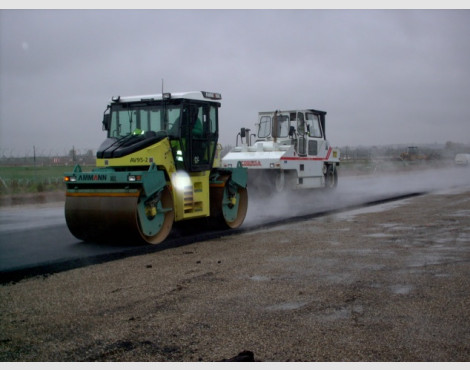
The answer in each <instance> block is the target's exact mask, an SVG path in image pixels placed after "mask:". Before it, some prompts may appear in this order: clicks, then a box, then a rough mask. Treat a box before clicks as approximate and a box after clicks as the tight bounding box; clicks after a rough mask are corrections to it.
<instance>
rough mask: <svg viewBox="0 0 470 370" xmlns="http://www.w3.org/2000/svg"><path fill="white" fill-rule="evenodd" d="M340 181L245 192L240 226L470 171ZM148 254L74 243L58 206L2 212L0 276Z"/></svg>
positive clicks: (461, 182)
mask: <svg viewBox="0 0 470 370" xmlns="http://www.w3.org/2000/svg"><path fill="white" fill-rule="evenodd" d="M339 181H340V182H339V186H338V188H337V189H336V191H335V192H334V194H324V193H322V192H318V191H314V192H308V193H307V192H301V193H298V194H297V193H296V194H291V195H290V196H288V197H286V196H277V197H266V196H264V197H257V196H256V195H254V194H252V193H249V209H248V214H247V217H246V220H245V223H244V225H243V227H253V226H255V225H257V224H263V223H265V222H269V221H273V220H281V219H283V218H285V217H294V216H299V215H304V214H312V213H315V212H323V211H328V210H333V209H337V208H341V207H352V206H355V205H359V204H361V203H364V202H370V201H374V200H377V199H381V198H383V197H391V196H396V195H400V194H406V193H412V192H429V191H437V190H442V189H447V188H452V187H459V186H466V185H469V184H470V168H448V169H441V170H426V171H419V172H418V171H412V172H407V173H401V174H393V175H391V174H388V175H381V176H361V177H343V178H341V177H340V179H339ZM177 237H178V236H177V235H176V234H173V235H170V237H169V238H168V239H167V240H166V241H165V242H164V243H162V245H160V246H159V248H168V247H171V245H172V242H173V244H174V239H175V238H177ZM149 250H150V248H149V246H115V245H98V244H92V243H84V242H82V241H80V240H78V239H76V238H75V237H73V236H72V235H71V234H70V232H69V231H68V229H67V226H66V224H65V218H64V210H63V203H60V202H59V203H51V204H46V205H31V206H18V207H4V208H0V275H8V274H10V273H12V272H15V271H19V270H36V273H37V272H38V269H39V272H40V273H46V272H48V269H49V270H50V269H51V266H59V265H64V264H68V265H69V267H68V268H70V266H72V267H73V265H76V266H77V267H78V266H82V265H87V264H93V263H97V262H100V261H105V260H109V259H113V258H114V259H115V258H120V257H125V256H129V255H137V254H142V253H146V252H148V251H149ZM51 272H53V271H51Z"/></svg>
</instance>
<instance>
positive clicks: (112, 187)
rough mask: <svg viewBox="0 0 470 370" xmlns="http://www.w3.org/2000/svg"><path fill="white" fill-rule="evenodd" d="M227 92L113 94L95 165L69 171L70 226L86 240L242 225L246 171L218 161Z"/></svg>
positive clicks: (150, 238)
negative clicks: (181, 226) (177, 227)
mask: <svg viewBox="0 0 470 370" xmlns="http://www.w3.org/2000/svg"><path fill="white" fill-rule="evenodd" d="M221 98H222V97H221V95H220V94H219V93H212V92H206V91H196V92H185V93H162V94H156V95H145V96H131V97H113V98H112V99H111V101H110V102H109V104H108V107H107V109H106V110H105V112H104V115H103V129H104V130H106V132H107V138H106V139H105V140H104V142H103V143H102V144H101V146H100V147H99V149H98V151H97V153H96V168H94V169H93V170H92V171H90V172H83V171H82V169H81V167H80V166H79V165H76V166H75V168H74V169H73V172H70V173H65V174H64V181H65V184H66V201H65V219H66V222H67V226H68V228H69V230H70V232H71V233H72V234H73V235H74V236H75V237H76V238H78V239H81V240H84V241H93V242H106V243H107V242H114V241H119V242H132V243H149V244H159V243H161V242H162V241H163V240H165V239H166V237H167V236H168V235H169V233H170V231H171V229H172V227H173V223H174V222H179V221H189V220H198V219H204V218H207V220H209V221H210V222H209V224H211V225H218V226H222V227H226V228H237V227H239V226H240V225H241V224H242V223H243V221H244V219H245V216H246V212H247V207H248V193H247V188H246V184H247V170H246V169H245V168H243V167H242V166H241V164H239V165H237V166H233V168H221V167H219V166H220V149H221V146H220V144H218V132H219V120H218V118H219V116H218V109H219V107H220V105H221V104H220V100H221Z"/></svg>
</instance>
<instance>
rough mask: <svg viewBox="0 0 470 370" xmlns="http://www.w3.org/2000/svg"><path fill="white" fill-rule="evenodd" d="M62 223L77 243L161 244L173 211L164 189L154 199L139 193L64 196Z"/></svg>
mask: <svg viewBox="0 0 470 370" xmlns="http://www.w3.org/2000/svg"><path fill="white" fill-rule="evenodd" d="M65 219H66V222H67V226H68V228H69V230H70V232H71V233H72V234H73V235H74V236H75V237H76V238H78V239H81V240H84V241H87V242H100V243H142V242H146V243H149V244H158V243H161V242H162V241H163V240H165V238H166V237H167V236H168V234H169V233H170V231H171V228H172V225H173V220H174V211H173V200H172V196H171V192H170V190H169V189H168V188H167V187H166V188H164V189H163V190H162V192H160V193H159V194H158V196H157V197H154V198H153V199H147V198H146V197H144V196H142V195H141V194H140V193H124V194H114V193H100V194H94V193H88V194H83V193H67V196H66V200H65Z"/></svg>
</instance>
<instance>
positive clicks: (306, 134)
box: [222, 109, 340, 195]
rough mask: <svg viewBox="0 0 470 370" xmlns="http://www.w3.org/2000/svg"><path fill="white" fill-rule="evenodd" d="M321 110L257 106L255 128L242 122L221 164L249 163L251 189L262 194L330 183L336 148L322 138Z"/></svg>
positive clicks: (335, 176) (336, 161)
mask: <svg viewBox="0 0 470 370" xmlns="http://www.w3.org/2000/svg"><path fill="white" fill-rule="evenodd" d="M325 116H326V112H325V111H321V110H318V109H290V110H275V111H264V112H259V113H258V121H257V123H256V124H255V128H256V131H255V132H256V133H253V134H252V133H250V131H251V129H249V128H241V130H240V132H239V133H238V134H237V138H236V146H235V147H234V148H233V149H232V150H231V151H230V152H229V153H227V154H226V155H225V156H224V157H223V158H222V167H224V168H235V167H236V166H238V164H239V163H241V164H242V166H243V167H245V168H247V169H248V180H249V187H250V189H251V190H256V191H257V192H258V193H260V194H265V195H270V194H271V195H272V194H273V193H278V192H283V191H284V190H293V191H297V190H300V189H317V188H323V189H334V188H336V186H337V184H338V171H337V168H338V166H339V165H340V150H339V149H338V148H334V147H333V146H331V145H330V142H329V141H328V140H327V138H326V134H325V128H326V127H325V126H326V125H325ZM239 139H240V141H238V140H239Z"/></svg>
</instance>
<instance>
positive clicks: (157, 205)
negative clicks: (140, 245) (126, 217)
mask: <svg viewBox="0 0 470 370" xmlns="http://www.w3.org/2000/svg"><path fill="white" fill-rule="evenodd" d="M137 218H138V224H139V232H140V235H141V237H142V239H144V240H145V241H146V242H147V243H149V244H158V243H161V242H162V241H163V240H165V239H166V237H167V236H168V234H170V231H171V228H172V226H173V220H174V209H173V198H172V195H171V191H170V189H169V188H168V187H165V188H164V189H163V190H162V191H161V192H159V193H158V194H156V195H154V196H152V197H149V198H143V197H141V198H140V199H139V202H138V204H137Z"/></svg>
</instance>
